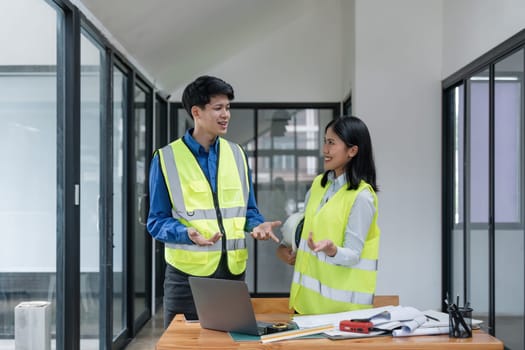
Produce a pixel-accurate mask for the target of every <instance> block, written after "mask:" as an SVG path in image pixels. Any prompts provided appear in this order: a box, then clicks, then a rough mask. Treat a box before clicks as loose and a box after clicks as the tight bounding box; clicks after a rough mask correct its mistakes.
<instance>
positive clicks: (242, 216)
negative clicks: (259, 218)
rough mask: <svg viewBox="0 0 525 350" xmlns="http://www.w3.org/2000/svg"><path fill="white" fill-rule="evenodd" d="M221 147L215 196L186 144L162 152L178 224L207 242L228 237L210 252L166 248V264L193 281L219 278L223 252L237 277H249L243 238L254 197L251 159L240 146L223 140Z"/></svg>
mask: <svg viewBox="0 0 525 350" xmlns="http://www.w3.org/2000/svg"><path fill="white" fill-rule="evenodd" d="M218 142H219V154H218V155H217V193H213V191H212V187H211V185H210V183H209V181H208V179H207V178H206V176H205V175H204V172H203V171H202V169H201V167H200V166H199V163H198V162H197V159H196V158H195V156H194V155H193V153H192V152H191V150H190V149H189V148H188V146H187V145H186V144H185V143H184V142H183V141H182V139H178V140H176V141H174V142H172V143H170V144H169V145H167V146H165V147H163V148H162V149H160V150H159V157H160V164H161V167H162V173H163V175H164V179H165V181H166V187H167V188H168V192H169V196H170V200H171V205H172V211H171V212H172V216H173V218H175V219H177V220H179V221H180V222H181V223H182V224H184V225H186V226H188V227H193V228H195V229H196V230H197V231H199V233H200V234H201V235H202V236H204V238H206V239H209V238H211V237H212V236H213V235H214V234H215V233H217V232H221V233H222V234H223V237H222V239H221V240H219V241H217V242H216V243H215V244H213V245H211V246H198V245H196V244H168V243H167V244H166V245H165V259H166V262H167V263H169V264H171V265H172V266H174V267H176V268H177V269H179V270H181V271H183V272H185V273H187V274H190V275H193V276H209V275H211V274H212V273H214V272H215V270H216V269H217V266H218V265H219V261H220V259H221V253H222V251H225V252H226V253H227V258H228V259H227V260H228V267H229V269H230V272H231V273H232V274H235V275H238V274H241V273H242V272H244V270H245V269H246V260H247V259H248V250H247V247H246V237H245V233H244V226H245V223H246V210H247V206H248V195H249V182H248V165H247V163H246V157H245V156H244V153H243V151H242V150H241V148H240V146H239V145H237V144H235V143H232V142H229V141H227V140H225V139H222V138H219V140H218Z"/></svg>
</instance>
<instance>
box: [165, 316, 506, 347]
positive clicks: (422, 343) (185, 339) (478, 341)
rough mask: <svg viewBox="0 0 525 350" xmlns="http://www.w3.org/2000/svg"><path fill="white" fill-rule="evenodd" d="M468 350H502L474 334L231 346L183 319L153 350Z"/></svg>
mask: <svg viewBox="0 0 525 350" xmlns="http://www.w3.org/2000/svg"><path fill="white" fill-rule="evenodd" d="M257 319H258V320H261V321H269V322H277V321H288V320H289V319H290V315H289V314H259V315H257ZM343 348H344V349H346V348H351V349H357V350H359V349H366V350H370V349H403V350H405V349H420V350H423V349H434V350H437V349H453V350H454V349H456V350H463V349H472V350H474V349H475V350H489V349H494V350H496V349H499V350H503V343H502V342H501V341H499V340H498V339H496V338H494V337H492V336H490V335H488V334H487V333H484V332H483V331H479V330H478V331H474V334H473V337H472V338H469V339H451V338H449V337H448V335H432V336H419V337H402V338H393V337H377V338H368V339H366V338H362V339H346V340H329V339H302V340H301V339H296V340H285V341H280V342H274V343H267V344H262V343H260V342H254V341H251V342H238V343H236V342H234V341H233V340H232V338H231V337H230V335H229V334H228V333H226V332H219V331H212V330H208V329H202V328H201V326H200V324H199V323H187V322H186V321H185V320H184V316H181V315H177V317H176V318H175V319H174V320H173V322H172V323H171V324H170V326H169V327H168V329H166V331H165V332H164V334H163V335H162V336H161V337H160V339H159V341H158V343H157V346H156V349H157V350H175V349H214V350H216V349H297V350H299V349H301V350H302V349H323V350H325V349H343Z"/></svg>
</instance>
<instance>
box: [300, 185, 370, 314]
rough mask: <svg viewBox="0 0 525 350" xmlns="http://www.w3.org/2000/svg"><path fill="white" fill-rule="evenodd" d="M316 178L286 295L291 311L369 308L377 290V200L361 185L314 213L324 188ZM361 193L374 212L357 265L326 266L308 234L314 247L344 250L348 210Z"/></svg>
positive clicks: (328, 263)
mask: <svg viewBox="0 0 525 350" xmlns="http://www.w3.org/2000/svg"><path fill="white" fill-rule="evenodd" d="M321 178H322V175H319V176H318V177H316V178H315V180H314V181H313V184H312V187H311V190H310V199H309V200H308V204H307V207H306V211H305V222H304V227H303V230H302V234H301V240H300V243H299V248H298V250H297V257H296V261H295V270H294V275H293V281H292V287H291V290H290V308H293V309H295V310H296V311H297V312H298V313H300V314H322V313H335V312H342V311H350V310H358V309H366V308H370V307H372V303H373V299H374V293H375V288H376V274H377V261H378V253H379V235H380V231H379V228H378V226H377V197H376V194H375V192H374V190H373V189H372V187H371V186H370V185H369V184H367V183H366V182H364V181H361V183H360V185H359V187H358V188H357V189H356V190H350V191H349V190H347V187H346V186H343V187H342V188H340V189H339V190H338V191H337V193H336V194H334V195H333V197H331V198H330V200H329V201H328V202H326V203H325V204H324V205H323V207H322V208H321V209H320V210H319V211H317V209H318V208H319V205H320V203H321V200H322V199H323V196H324V194H325V192H326V190H327V189H328V186H326V187H325V188H323V187H321V185H320V182H321ZM364 189H368V190H369V191H370V192H371V193H372V195H373V197H374V206H375V208H376V211H375V214H374V217H373V220H372V223H371V225H370V229H369V231H368V235H367V237H366V240H365V242H364V246H363V250H362V252H361V256H360V260H359V262H358V263H357V264H355V265H353V266H351V267H348V266H342V265H336V264H334V263H332V262H331V261H327V255H326V254H325V253H323V252H318V253H315V252H313V251H312V250H311V249H310V248H309V247H308V244H307V240H308V235H309V233H310V232H312V233H313V240H314V242H317V241H319V240H321V239H330V240H332V242H334V244H335V245H337V246H339V247H341V246H343V242H344V238H345V228H346V226H347V223H348V217H349V215H350V210H351V209H352V206H353V204H354V202H355V199H356V197H357V195H358V194H359V192H361V191H362V190H364ZM328 260H330V259H328Z"/></svg>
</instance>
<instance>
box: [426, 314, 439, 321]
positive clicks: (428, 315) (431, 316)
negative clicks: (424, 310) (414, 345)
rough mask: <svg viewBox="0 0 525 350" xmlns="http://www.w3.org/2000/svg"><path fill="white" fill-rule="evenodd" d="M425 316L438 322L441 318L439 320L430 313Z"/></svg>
mask: <svg viewBox="0 0 525 350" xmlns="http://www.w3.org/2000/svg"><path fill="white" fill-rule="evenodd" d="M425 317H426V318H428V319H431V320H433V321H437V322H439V320H438V319H437V318H435V317H432V316H430V315H425Z"/></svg>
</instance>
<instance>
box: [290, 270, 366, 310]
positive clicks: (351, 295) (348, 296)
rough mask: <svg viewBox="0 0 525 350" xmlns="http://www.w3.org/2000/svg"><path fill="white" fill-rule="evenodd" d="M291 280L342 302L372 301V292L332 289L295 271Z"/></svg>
mask: <svg viewBox="0 0 525 350" xmlns="http://www.w3.org/2000/svg"><path fill="white" fill-rule="evenodd" d="M293 282H294V283H297V284H299V285H301V286H303V287H305V288H308V289H310V290H312V291H314V292H316V293H318V294H320V295H322V296H323V297H325V298H328V299H331V300H336V301H340V302H343V303H352V304H364V305H368V304H372V303H373V301H374V294H369V293H358V292H351V291H346V290H340V289H334V288H330V287H328V286H325V285H323V284H321V282H319V281H318V280H316V279H315V278H312V277H310V276H307V275H304V274H301V273H300V272H297V271H295V272H294V274H293Z"/></svg>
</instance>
